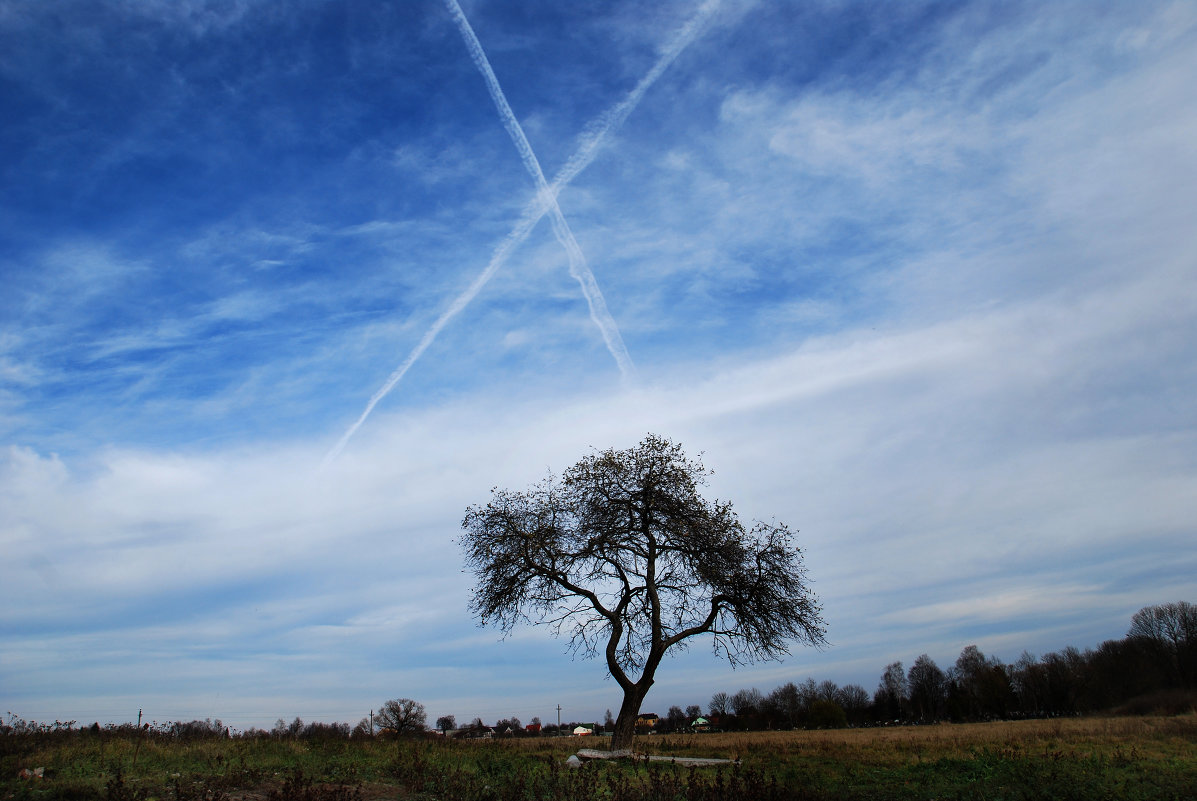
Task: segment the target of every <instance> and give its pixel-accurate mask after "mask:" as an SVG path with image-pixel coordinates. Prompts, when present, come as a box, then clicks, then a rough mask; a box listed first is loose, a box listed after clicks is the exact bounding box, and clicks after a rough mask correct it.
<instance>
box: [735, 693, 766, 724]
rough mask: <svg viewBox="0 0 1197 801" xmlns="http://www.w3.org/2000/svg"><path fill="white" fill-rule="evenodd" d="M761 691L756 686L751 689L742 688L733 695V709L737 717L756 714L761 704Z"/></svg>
mask: <svg viewBox="0 0 1197 801" xmlns="http://www.w3.org/2000/svg"><path fill="white" fill-rule="evenodd" d="M761 700H762V696H761V691H760V690H758V689H757V688H756V687H753V688H752V689H751V690H740V691H738V692H737V693H736V694H735V695H733V696H732V697H731V707H732V711H733V712H734V713H735V714H736V717H743V716H745V715H754V714H756V712H757V710H759V709H760V706H761Z"/></svg>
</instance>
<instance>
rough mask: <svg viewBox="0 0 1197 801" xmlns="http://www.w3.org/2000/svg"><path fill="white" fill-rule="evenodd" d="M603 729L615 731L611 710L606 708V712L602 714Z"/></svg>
mask: <svg viewBox="0 0 1197 801" xmlns="http://www.w3.org/2000/svg"><path fill="white" fill-rule="evenodd" d="M603 729H604V730H605V731H615V718H614V717H612V716H611V710H610V709H608V710H607V714H606V715H604V716H603Z"/></svg>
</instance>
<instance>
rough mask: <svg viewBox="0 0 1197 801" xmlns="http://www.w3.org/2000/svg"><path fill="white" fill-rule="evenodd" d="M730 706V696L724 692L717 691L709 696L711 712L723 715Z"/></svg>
mask: <svg viewBox="0 0 1197 801" xmlns="http://www.w3.org/2000/svg"><path fill="white" fill-rule="evenodd" d="M730 706H731V698H729V697H728V695H727V693H725V692H718V693H715V694H714V695H712V696H711V705H710V709H711V714H712V715H714V716H716V717H723V716H724V715H726V714H727V711H728V709H729V708H730Z"/></svg>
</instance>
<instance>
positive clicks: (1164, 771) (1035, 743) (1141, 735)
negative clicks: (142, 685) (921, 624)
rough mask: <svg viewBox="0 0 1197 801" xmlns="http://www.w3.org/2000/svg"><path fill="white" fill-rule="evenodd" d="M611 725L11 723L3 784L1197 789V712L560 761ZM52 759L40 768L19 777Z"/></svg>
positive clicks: (425, 791)
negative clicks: (386, 728)
mask: <svg viewBox="0 0 1197 801" xmlns="http://www.w3.org/2000/svg"><path fill="white" fill-rule="evenodd" d="M602 743H603V741H602V740H598V741H587V740H580V739H576V738H560V739H552V738H545V739H516V740H500V741H470V742H457V741H448V742H445V741H440V740H419V741H411V740H407V741H394V740H390V741H388V740H371V739H365V740H343V739H326V740H293V739H274V738H261V739H242V738H233V739H224V738H215V737H209V738H199V739H193V740H178V739H173V738H170V737H167V736H163V735H158V734H153V733H151V734H148V735H139V734H137V733H135V732H132V731H129V730H125V731H124V732H100V733H95V732H92V731H89V730H87V729H83V730H78V729H73V730H70V731H59V732H41V733H35V734H22V735H7V736H4V737H0V771H2V772H0V798H13V799H32V798H44V799H53V798H79V799H111V800H112V801H126V800H127V801H149V799H163V800H165V799H177V801H237V799H261V801H274V800H275V799H280V800H281V799H302V800H306V801H318V800H321V799H323V800H327V801H350V800H351V799H362V801H374V800H377V799H445V800H446V801H448V800H449V799H453V800H454V801H457V800H460V801H475V800H476V801H507V800H508V799H510V801H516V799H546V800H547V799H582V798H585V799H608V800H609V801H641V800H642V799H643V800H647V799H653V800H654V801H665V800H666V799H712V800H713V799H745V800H746V801H748V800H749V799H779V800H780V799H827V800H828V801H831V800H833V799H957V798H958V799H993V800H995V801H996V800H997V799H1037V798H1043V799H1049V798H1050V799H1085V800H1086V801H1092V800H1093V799H1119V800H1120V801H1121V800H1122V799H1129V800H1133V799H1197V716H1195V715H1193V714H1189V715H1182V716H1177V717H1145V718H1140V717H1135V718H1087V719H1068V720H1040V721H1023V722H1016V723H1009V722H1006V723H984V724H960V725H952V724H943V725H936V726H911V727H893V728H880V729H850V730H837V731H811V732H805V731H799V732H750V733H743V734H704V735H685V736H681V735H679V736H661V737H655V736H650V737H642V738H640V739H639V740H638V741H637V749H638V750H642V751H644V752H646V753H652V754H660V755H669V756H697V757H726V758H732V759H738V760H739V764H738V765H734V766H724V767H718V768H683V767H679V766H675V765H670V764H662V763H657V762H653V763H648V764H645V763H644V762H626V761H625V762H621V763H614V762H599V763H588V764H586V765H584V766H583V767H582V768H579V769H571V768H568V767H566V766H565V764H564V762H565V759H566V757H568V756H569V755H570V754H572V753H574V752H576V751H577V750H578V749H579V748H581V747H585V746H590V747H594V746H596V745H601V744H602ZM37 767H42V768H44V769H45V770H44V773H45V777H44V778H31V779H21V778H18V774H19V772H20V771H21V770H22V769H33V768H37Z"/></svg>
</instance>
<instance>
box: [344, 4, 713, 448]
mask: <svg viewBox="0 0 1197 801" xmlns="http://www.w3.org/2000/svg"><path fill="white" fill-rule="evenodd" d="M446 2H447V3H449V4H450V6H449V10H450V12H451V13H453V14H454V18H455V19H458V20H459V21H458V26H459V27H460V26H461V25H462V23H463V22H464V23H465V27H464V29H463V31H468V34H464V35H465V38H466V42H467V47H468V46H469V42H470V41H471V39H472V40H473V41H474V42H475V43H477V37H475V36H474V34H473V30H472V29H471V28H470V27H469V23H468V21H466V19H465V14H464V13H462V11H461V8H460V6H458V5H457V3H456V2H454V0H446ZM719 3H720V0H707V2H705V3H704V4H703V5H702V6H701V7H700V8H699V10H698V12H697V13H696V14H695V15H694V17H693V18H691V19H690V21H689V22H687V23H686V24H685V25H684V26H683V27H682V28H681V30H679V31H678V32H677V33H676V34H675V35H674V36H673V38H672V39H671V40H670V41H669V43H668V44H667V45H666V47H665V48H664V50H662V51H661V55H660V56H658V58H657V61H656V63H655V64H653V67H652V69H650V70H649V71H648V73H646V74H645V76H644V77H643V78H641V79H640V82H639V83H637V84H636V86H635V87H634V88H633V89H632V91H631V92H629V93H628V95H627V97H625V98H624V99H623V100H622V101H620V102H619V103H618V104H616V105H615V106H613V107H612V108H610V109H608V110H607V111H605V112H604V113H603V114H601V115H600V116H599V117H598V118H597V119H595V120H594V121H592V122H591V123H590V124H588V125H587V126H586V128H585V129H584V131H583V134H582V135H581V137H580V141H579V144H578V147H577V149H576V150H575V151H574V153H573V155H572V156H570V157H569V159H568V160H567V161H566V163H565V166H564V167H562V168H561V170H560V171H559V172H558V173H557V175H555V176H554V178H553V183H552V184H551V185H549V186H547V187H541V188H540V191H538V192H537V195H536V198H535V200H534V201H533V202H532V203H531V204H529V206H528V208H527V209H526V210H525V211H524V213H523V215H522V216H521V217H520V219H519V221H518V222H517V223H516V225H515V227H514V228H513V229H511V232H510V233H509V234H507V236H506V237H504V239H503V241H502V242H500V243H499V245H498V247H496V248H495V251H494V253H493V254H491V258H490V262H489V263H488V264H487V265H486V268H485V269H484V270H483V271H482V272H481V273H479V274H478V276H477V277H476V278H475V279H474V280H473V282H471V283H470V285H469V286H468V287H467V288H466V289H465V290H464V291H462V292H461V294H459V295H458V296H457V297H456V298H454V300H453V302H452V303H451V304H450V305H449V307H448V308H447V309H445V311H444V312H442V313H441V315H440V316H439V317H438V318H437V319H436V322H434V323H433V324H432V326H431V327H430V328H429V329H428V331H426V332H425V333H424V336H423V337H422V338H421V339H420V341H419V343H418V344H417V345H416V346H415V348H413V349H412V351H411V353H409V354H408V356H407V358H406V359H404V360H403V363H402V364H401V365H399V367H398V368H396V370H395V371H394V372H393V373H391V375H390V376H389V377H388V378H387V380H386V382H385V383H384V384H383V385H382V387H380V388H379V390H378V391H377V392H375V393H374V395H373V396H371V398H370V401H369V403H367V404H366V408H365V410H364V411H363V412H362V413H361V415H360V416H359V417H358V419H357V420H356V421H354V423H353V425H351V426H350V427H349V429H348V430H347V431H346V432H345V433H344V434H343V435H342V436H341V439H340V440H338V441H337V444H336V445H335V446H334V447H333V448H332V450H330V451H329V452H328V454H327V455H326V456H325V457H324V462H323V465H324V466H327V465H328V464H330V463H331V462H332V461H333V460H335V459H336V458H337V457H338V456H339V455H340V454H341V451H343V450H344V449H345V446H346V445H347V444H348V443H349V440H350V439H352V438H353V435H354V434H356V433H357V430H358V429H359V428H361V427H362V424H363V423H365V422H366V418H368V417H369V416H370V413H371V412H373V411H374V407H375V406H377V405H378V403H379V402H380V401H381V400H382V399H383V398H385V397H386V396H387V395H388V394H389V393H390V392H391V390H392V389H394V388H395V385H396V384H398V383H399V381H400V380H401V379H402V378H403V376H404V374H406V373H407V371H408V370H409V369H410V368H411V366H412V365H413V364H415V362H416V360H418V359H419V358H420V356H421V355H423V353H424V351H425V350H427V349H428V346H429V345H431V344H432V342H433V341H434V340H435V339H436V337H437V335H438V334H440V332H441V330H442V329H443V328H444V327H445V326H446V325H447V324H448V322H449V321H450V320H451V319H453V318H454V317H456V316H457V314H458V313H459V312H461V311H462V310H463V309H464V308H465V307H466V306H468V305H469V304H470V301H472V300H473V299H474V298H475V297H476V296H477V295H478V293H479V292H480V291H481V290H482V287H484V286H486V284H487V282H488V281H490V279H491V278H492V277H493V276H494V274H495V273H496V272H498V270H499V268H500V267H502V266H503V265H504V264H505V263H506V262H507V259H508V258H509V257H510V256H511V254H512V253H513V252H514V251H515V249H516V248H517V247H519V246H520V245H521V244H523V242H524V240H526V239H527V238H528V235H529V234H530V233H532V230H533V229H534V228H535V227H536V225H537V223H539V222H540V220H541V218H542V217H544V215H545V214H547V213H548V212H549V210H550V209H556V211H557V214H558V215H560V213H561V211H560V209H559V208H558V207H557V202H556V199H557V195H558V193H560V192H561V190H562V189H564V188H565V187H566V186H567V185H569V183H570V182H571V181H573V179H574V178H576V177H577V176H578V175H579V174H580V173H581V172H582V171H583V170H585V169H586V168H587V167H588V166H590V163H591V162H592V161H594V158H595V156H596V155H598V151H599V149H600V148H601V147H602V145H603V144H604V142H605V141H606V139H607V138H608V136H609V135H610V134H611V132H612V131H614V130H615V129H616V128H618V127H619V126H620V125H621V124H622V123H623V122H624V120H626V119H627V118H628V115H629V114H631V113H632V111H633V110H634V109H635V108H636V106H637V105H638V104H639V103H640V100H641V99H642V98H643V97H644V95H645V93H646V92H647V91H648V90H649V88H650V87H651V86H652V85H653V84H654V83H656V81H657V79H658V78H660V77H661V75H662V74H663V73H664V72H665V70H666V69H668V68H669V65H670V64H672V63H673V62H674V61H675V60H676V59H677V57H678V56H679V55H680V54H681V53H682V51H683V50H685V49H686V47H688V46H689V45H690V43H691V42H693V41H694V39H695V38H696V37H697V36H698V33H699V31H700V30H701V29H702V26H703V25H704V24H705V23H706V21H707V20H708V19H709V18H710V16H711V15H712V14H713V13H714V12H715V10H716V9H717V8H718V7H719ZM478 50H479V52H481V46H480V45H478ZM472 53H473V50H472V49H471V54H472ZM482 58H483V61H482V63H483V64H484V65H485V67H483V68H482V69H483V75H484V76H485V75H486V74H487V72H488V71H490V70H489V64H488V63H487V62H486V61H485V55H483V56H482ZM475 63H477V60H475ZM490 75H491V76H492V77H493V75H494V73H493V72H490ZM488 85H489V82H488ZM497 85H498V83H497V81H496V82H495V86H497ZM499 96H500V97H502V95H501V94H500V95H499ZM496 102H497V101H496ZM502 102H503V105H506V100H503V101H502ZM508 113H509V114H510V108H508ZM512 119H514V116H513V117H512ZM515 128H516V130H517V131H519V137H518V138H523V131H522V130H520V129H519V124H518V123H516V126H515ZM509 130H510V129H509ZM513 138H517V137H514V136H513ZM518 138H517V144H516V146H517V147H519V143H518ZM523 141H524V144H525V145H527V139H526V138H524V139H523ZM528 152H529V153H531V147H530V146H529V147H528ZM520 155H521V158H522V157H523V155H524V154H523V151H522V150H521V153H520ZM531 161H532V164H533V166H534V168H535V173H534V175H539V176H540V182H543V181H544V176H543V173H541V172H540V165H539V163H538V162H537V161H536V159H535V156H533V157H532V159H531ZM527 163H528V161H527V160H525V165H526V164H527ZM563 222H564V220H563ZM554 233H556V230H554ZM571 238H572V235H571ZM575 246H576V243H575ZM578 253H579V254H580V253H581V249H580V248H579V249H578ZM582 264H583V265H585V260H584V259H583V261H582ZM570 267H571V272H572V270H573V261H572V259H571V262H570ZM587 272H589V270H588V269H587ZM574 277H575V278H577V277H578V276H577V274H575V276H574ZM579 280H581V279H579ZM591 280H592V281H593V275H591ZM585 289H586V286H585V285H583V290H584V291H585ZM597 289H598V287H597V284H596V285H595V290H596V291H597ZM589 297H590V296H589V295H587V299H588V300H589ZM598 297H599V299H600V301H601V299H602V295H601V294H599V296H598ZM603 311H604V312H605V311H606V306H605V305H604V306H603ZM593 316H594V309H593V307H592V308H591V317H592V318H593ZM596 322H597V321H596ZM612 326H614V322H612ZM599 329H600V331H604V336H605V334H606V332H605V330H604V328H603V326H602V325H601V324H600V325H599ZM615 335H616V336H618V335H619V331H618V329H615ZM622 345H623V343H622V341H620V347H621V348H622ZM608 347H610V345H609V344H608ZM625 356H626V351H625ZM617 363H618V359H617ZM628 363H629V365H630V364H631V360H630V359H629V360H628ZM632 369H634V368H632ZM621 370H622V366H621ZM625 375H627V373H625Z"/></svg>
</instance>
